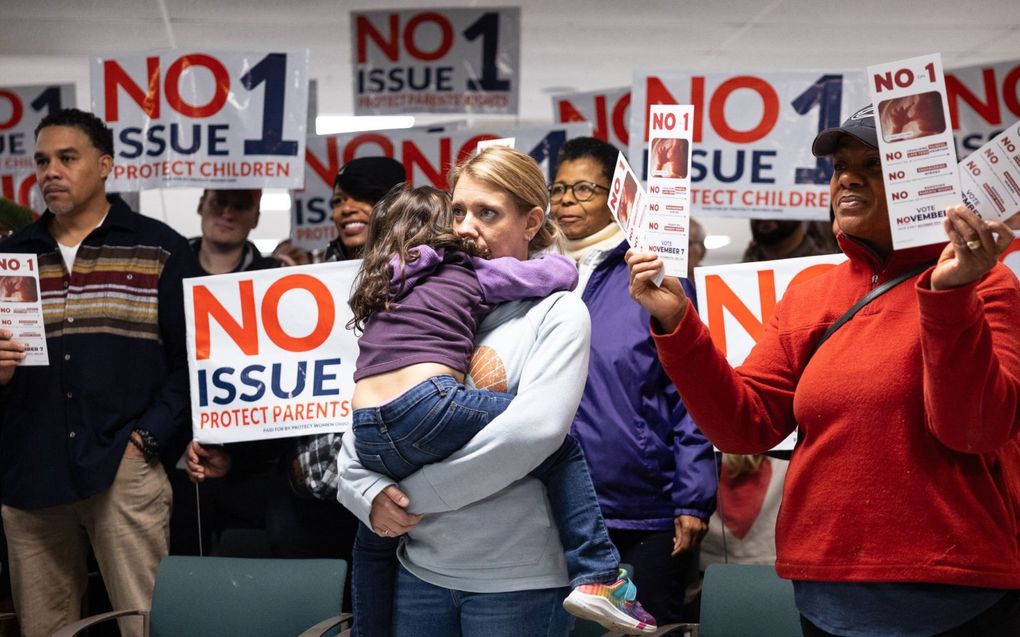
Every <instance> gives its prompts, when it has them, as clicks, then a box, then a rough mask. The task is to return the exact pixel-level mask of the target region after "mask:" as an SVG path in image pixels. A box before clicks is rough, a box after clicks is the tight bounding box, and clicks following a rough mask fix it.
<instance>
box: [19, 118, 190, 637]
mask: <svg viewBox="0 0 1020 637" xmlns="http://www.w3.org/2000/svg"><path fill="white" fill-rule="evenodd" d="M35 162H36V177H37V179H38V183H39V187H40V189H41V190H42V194H43V198H44V200H45V202H46V206H47V210H46V212H45V213H44V214H43V215H42V217H41V218H40V219H39V220H37V221H36V222H34V223H32V224H31V225H29V226H28V227H26V228H24V229H23V230H21V231H19V232H17V233H16V234H14V235H13V236H12V237H10V238H8V239H6V240H5V241H3V242H2V243H0V253H11V252H14V253H28V254H36V255H38V258H39V278H40V289H41V296H42V303H43V314H44V320H45V324H46V346H47V348H48V352H49V365H47V366H42V367H20V366H18V363H19V362H20V361H21V359H22V358H23V357H24V346H23V344H21V343H19V342H17V341H14V340H12V339H11V334H10V332H7V331H4V330H0V386H2V387H0V481H2V484H3V507H2V512H3V522H4V527H5V530H6V532H7V540H8V545H9V550H10V560H11V579H12V587H13V591H14V601H15V607H16V609H17V611H18V616H19V620H20V621H21V626H22V630H23V632H24V634H25V635H26V636H27V637H35V636H40V637H41V636H44V635H51V634H52V633H53V631H54V630H56V629H57V628H58V627H60V626H61V625H63V624H65V623H68V622H70V621H73V620H75V619H77V618H78V615H79V610H80V606H81V598H82V594H83V592H84V587H85V578H86V566H85V558H86V554H87V553H88V549H89V547H90V546H91V547H92V549H93V551H94V552H95V555H96V559H97V561H98V563H99V568H100V570H101V571H102V575H103V579H104V581H105V582H106V587H107V591H108V592H109V594H110V599H111V601H112V603H113V606H114V609H115V610H120V609H129V608H147V607H148V606H149V605H150V600H151V596H152V587H153V582H154V579H155V571H156V566H157V565H158V563H159V560H160V559H161V558H162V557H163V556H164V555H166V553H167V545H168V523H169V518H170V501H171V494H170V484H169V482H168V481H167V477H166V474H165V473H164V471H163V468H162V466H161V465H160V462H159V451H160V447H161V445H163V444H164V443H166V442H167V441H168V440H170V438H171V437H172V435H173V434H174V433H175V432H176V431H178V430H179V429H180V428H181V427H187V426H188V422H189V421H188V376H187V357H186V350H185V335H184V334H185V332H184V310H183V302H182V279H183V278H185V277H189V276H195V275H198V274H200V273H201V271H200V269H199V267H198V262H197V260H196V259H195V254H194V252H193V251H192V250H191V249H190V247H189V246H188V242H187V240H185V239H184V237H182V236H180V235H179V234H177V233H176V232H174V231H173V230H172V229H170V228H169V227H168V226H166V225H165V224H163V223H160V222H158V221H155V220H153V219H149V218H147V217H144V216H142V215H140V214H137V213H135V212H133V211H132V210H131V209H130V208H129V207H128V206H127V204H125V203H124V201H123V200H121V199H120V198H119V197H116V196H113V197H110V198H108V197H107V195H106V188H105V180H106V177H107V175H109V173H110V171H111V169H112V167H113V135H112V133H111V131H110V129H109V128H107V127H106V125H105V124H104V123H103V122H102V121H101V120H100V119H98V118H97V117H95V116H94V115H92V114H91V113H85V112H82V111H78V110H75V109H70V110H65V111H60V112H57V113H53V114H51V115H49V116H47V117H46V118H44V119H43V120H42V122H41V123H40V124H39V126H38V128H37V129H36V151H35ZM121 621H122V624H121V631H122V634H123V635H132V636H133V635H141V634H142V633H141V621H140V619H139V618H137V617H134V618H131V619H124V620H121Z"/></svg>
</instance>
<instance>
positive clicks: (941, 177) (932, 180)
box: [868, 54, 962, 250]
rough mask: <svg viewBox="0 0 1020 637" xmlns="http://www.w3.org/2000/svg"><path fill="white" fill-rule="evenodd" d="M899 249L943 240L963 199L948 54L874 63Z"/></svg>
mask: <svg viewBox="0 0 1020 637" xmlns="http://www.w3.org/2000/svg"><path fill="white" fill-rule="evenodd" d="M868 82H869V85H870V89H871V100H872V105H873V106H874V109H875V123H876V124H877V129H878V149H879V152H880V153H881V157H882V179H883V180H884V181H885V196H886V202H887V203H888V207H889V221H890V226H891V227H892V239H893V248H894V249H896V250H899V249H902V248H910V247H914V246H922V245H928V244H932V243H942V242H944V241H945V240H946V234H945V232H944V231H943V230H942V219H943V218H944V217H945V216H946V208H948V207H949V206H953V205H956V204H957V203H959V202H960V200H961V199H962V197H961V196H960V179H959V177H958V175H957V161H956V147H955V145H954V142H953V130H952V127H951V126H950V125H949V116H948V113H949V104H948V101H947V100H946V85H945V78H944V76H943V72H942V56H940V55H938V54H934V55H926V56H922V57H916V58H910V59H908V60H900V61H898V62H890V63H888V64H879V65H876V66H870V67H868Z"/></svg>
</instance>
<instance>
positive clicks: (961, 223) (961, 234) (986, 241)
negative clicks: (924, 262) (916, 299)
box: [931, 205, 1013, 290]
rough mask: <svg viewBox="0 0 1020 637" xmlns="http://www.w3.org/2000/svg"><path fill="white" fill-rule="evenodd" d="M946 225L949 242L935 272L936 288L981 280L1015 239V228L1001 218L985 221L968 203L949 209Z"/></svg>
mask: <svg viewBox="0 0 1020 637" xmlns="http://www.w3.org/2000/svg"><path fill="white" fill-rule="evenodd" d="M942 225H943V227H944V228H945V231H946V235H948V236H949V245H947V246H946V249H945V250H943V251H942V255H941V256H940V257H939V262H938V264H937V265H936V266H935V270H934V272H932V275H931V289H933V290H949V289H952V288H959V287H963V286H965V285H970V284H971V283H973V282H974V281H977V280H978V279H980V278H981V277H983V276H984V275H985V274H987V273H988V271H989V270H991V269H992V267H993V266H994V265H995V262H996V261H998V259H999V255H1000V254H1002V252H1003V250H1005V249H1006V248H1008V247H1009V244H1011V243H1012V242H1013V232H1012V231H1011V230H1010V229H1009V228H1007V227H1006V226H1005V225H1004V224H1003V223H1002V222H1001V221H985V220H983V219H981V217H979V216H977V215H976V214H974V213H973V212H971V211H970V210H968V209H967V206H964V205H959V206H953V207H952V208H949V209H948V210H946V218H945V220H944V221H943V222H942Z"/></svg>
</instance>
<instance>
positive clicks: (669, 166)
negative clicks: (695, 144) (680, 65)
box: [645, 104, 694, 277]
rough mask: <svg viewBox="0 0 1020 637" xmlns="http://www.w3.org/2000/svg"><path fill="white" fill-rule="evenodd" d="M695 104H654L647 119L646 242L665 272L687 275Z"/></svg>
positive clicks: (672, 274)
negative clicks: (660, 260) (663, 266)
mask: <svg viewBox="0 0 1020 637" xmlns="http://www.w3.org/2000/svg"><path fill="white" fill-rule="evenodd" d="M693 123H694V107H693V106H690V105H663V104H655V105H652V107H651V111H650V113H649V120H648V162H649V166H648V219H647V222H646V224H645V225H646V234H645V242H646V243H647V246H648V249H649V250H651V251H652V252H656V253H657V254H658V255H659V257H660V258H661V259H662V261H663V263H664V264H665V271H666V274H668V275H670V276H676V277H685V276H687V258H688V254H687V250H688V247H689V242H690V239H689V228H690V225H691V177H690V165H691V137H692V131H693Z"/></svg>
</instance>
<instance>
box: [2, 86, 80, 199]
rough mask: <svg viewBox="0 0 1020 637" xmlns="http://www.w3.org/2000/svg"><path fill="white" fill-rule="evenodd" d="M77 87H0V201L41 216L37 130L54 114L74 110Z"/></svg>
mask: <svg viewBox="0 0 1020 637" xmlns="http://www.w3.org/2000/svg"><path fill="white" fill-rule="evenodd" d="M75 105H76V104H75V97H74V84H43V85H36V86H5V87H0V197H3V198H4V199H10V200H11V201H14V202H16V203H18V204H20V205H22V206H24V207H26V208H30V209H32V210H35V211H36V212H41V211H42V210H44V209H45V208H46V205H45V204H44V203H43V201H42V195H41V194H40V193H39V192H38V190H37V189H36V188H34V186H35V159H34V158H33V154H34V153H35V127H36V126H38V125H39V122H40V121H42V118H44V117H46V116H47V115H49V114H51V113H55V112H57V111H60V110H63V109H65V108H72V107H74V106H75Z"/></svg>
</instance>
